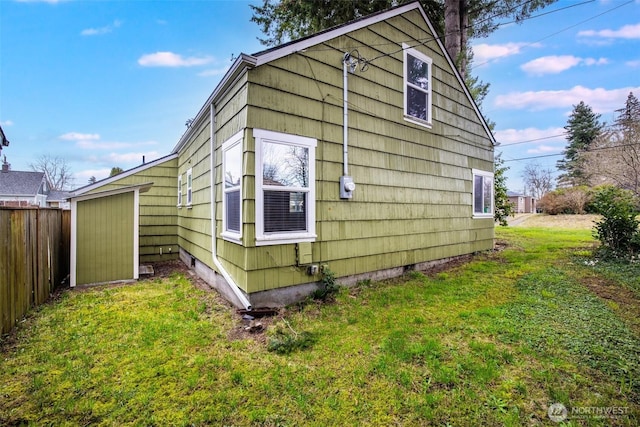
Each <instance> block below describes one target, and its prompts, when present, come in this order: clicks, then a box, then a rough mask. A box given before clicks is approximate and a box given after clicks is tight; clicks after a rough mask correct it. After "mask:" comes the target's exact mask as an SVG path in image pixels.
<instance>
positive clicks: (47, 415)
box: [0, 227, 640, 426]
mask: <svg viewBox="0 0 640 427" xmlns="http://www.w3.org/2000/svg"><path fill="white" fill-rule="evenodd" d="M497 237H498V238H499V239H500V241H502V242H505V243H506V244H507V248H506V249H504V250H502V251H500V252H492V253H487V254H481V255H478V256H476V257H474V258H473V259H472V260H471V261H470V262H469V263H466V264H464V265H458V266H455V267H452V268H450V269H446V270H443V271H438V272H433V273H429V272H424V273H421V272H412V273H411V274H409V275H407V276H406V277H404V278H402V279H401V280H391V281H386V282H363V283H360V284H359V285H357V286H355V287H353V288H349V289H345V288H342V289H340V290H339V292H338V293H337V295H336V297H335V301H334V302H332V303H309V304H306V305H304V306H302V307H299V308H295V309H293V308H292V309H290V310H289V311H287V312H285V313H283V314H282V316H281V317H279V318H276V319H273V320H272V323H271V324H270V326H269V329H270V330H269V331H268V332H267V334H268V335H269V334H272V336H275V337H276V338H278V337H280V338H282V337H283V336H284V337H286V336H289V337H293V338H296V339H302V340H303V342H302V343H299V342H298V341H296V340H293V341H291V342H288V341H282V343H281V348H283V349H286V351H282V352H280V353H279V352H277V351H268V349H267V345H268V344H267V342H268V341H269V340H264V339H258V340H256V339H232V337H235V336H236V335H237V334H234V331H235V330H237V328H238V324H239V322H240V320H239V319H238V318H237V317H236V316H235V315H234V314H233V311H232V310H231V309H229V308H228V307H227V306H226V305H223V304H221V303H220V302H219V300H218V299H217V298H216V297H215V296H214V295H212V294H209V293H205V292H203V291H200V290H198V289H195V288H194V287H193V286H192V285H191V284H190V283H189V281H188V280H186V279H185V278H184V277H182V276H174V277H172V278H168V279H163V280H155V281H144V282H140V283H138V284H136V285H133V286H122V287H116V288H95V289H92V290H89V291H86V292H67V293H65V294H64V296H63V298H62V299H61V300H59V301H58V302H55V303H53V304H49V305H45V306H44V307H42V308H40V309H39V310H38V311H36V312H35V314H34V315H33V316H32V317H31V318H30V319H29V320H28V321H27V322H26V323H25V324H24V325H23V327H21V328H19V330H18V333H17V335H16V337H15V339H14V340H13V341H12V342H11V343H7V344H6V345H5V347H6V348H5V350H4V351H3V353H2V360H1V361H0V424H3V423H4V424H9V425H11V424H20V423H24V424H37V425H40V424H46V425H87V424H90V425H141V424H142V425H210V424H215V425H225V424H226V425H343V424H345V422H348V424H350V425H389V424H400V425H508V426H518V425H555V424H554V423H551V422H550V420H549V418H548V416H547V408H548V407H549V405H551V404H552V403H556V402H558V403H562V404H564V405H565V406H566V407H567V408H568V410H569V416H568V419H567V420H566V422H565V424H564V425H595V426H598V425H603V426H604V425H628V426H632V425H637V424H638V423H639V422H640V412H639V411H640V384H639V383H638V379H639V378H640V360H639V359H638V354H640V335H638V333H637V331H634V328H633V327H632V326H633V325H632V324H631V323H629V321H628V320H629V319H626V318H625V317H624V316H621V313H622V312H626V311H628V309H629V308H630V307H635V306H634V305H633V304H637V302H638V300H637V298H636V297H637V296H636V295H635V294H634V293H633V292H629V294H628V298H623V299H621V300H619V301H616V304H617V307H614V306H613V305H612V304H611V303H610V301H608V300H607V299H606V298H603V297H602V295H599V294H598V293H597V292H593V291H592V289H593V284H594V283H600V282H601V283H604V284H606V285H607V286H620V287H621V288H624V289H629V288H630V286H632V285H630V284H629V283H627V282H628V281H630V283H631V282H632V280H633V279H634V278H635V277H638V274H637V273H639V272H638V271H637V270H634V271H629V272H622V271H620V270H619V269H617V270H616V272H617V274H608V273H606V272H605V271H604V270H599V269H595V268H594V267H593V266H590V265H585V263H584V262H583V261H582V259H581V258H579V257H576V255H575V253H576V251H578V252H579V254H582V255H586V254H587V253H588V252H589V251H590V247H591V246H592V239H591V234H590V230H588V229H586V230H577V229H576V230H562V229H555V230H554V231H553V232H549V231H548V230H545V229H534V228H520V227H518V228H511V227H509V228H506V229H500V230H498V231H497ZM599 268H600V267H599ZM586 278H588V280H586ZM291 334H293V335H291ZM307 338H309V339H307ZM594 407H595V408H612V407H615V408H625V413H624V414H623V415H618V416H616V417H614V418H603V417H597V416H596V415H593V414H591V415H589V414H584V411H583V413H575V412H574V413H572V410H574V408H577V409H578V410H579V409H580V408H594Z"/></svg>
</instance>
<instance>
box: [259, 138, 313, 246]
mask: <svg viewBox="0 0 640 427" xmlns="http://www.w3.org/2000/svg"><path fill="white" fill-rule="evenodd" d="M253 137H254V138H255V149H256V180H255V181H256V246H265V245H281V244H287V243H302V242H315V241H316V238H317V236H316V150H315V148H316V146H317V144H318V141H317V140H316V139H315V138H308V137H304V136H298V135H291V134H286V133H280V132H272V131H268V130H263V129H254V130H253ZM265 141H266V142H273V143H276V144H285V145H286V144H288V145H295V146H300V147H307V148H309V188H308V189H305V190H304V191H303V192H306V193H307V231H306V232H301V231H294V232H288V233H287V232H284V233H283V232H281V233H265V232H264V192H263V191H264V188H263V185H262V175H263V171H262V169H263V153H262V143H263V142H265ZM292 191H300V189H299V188H298V187H296V188H295V189H292Z"/></svg>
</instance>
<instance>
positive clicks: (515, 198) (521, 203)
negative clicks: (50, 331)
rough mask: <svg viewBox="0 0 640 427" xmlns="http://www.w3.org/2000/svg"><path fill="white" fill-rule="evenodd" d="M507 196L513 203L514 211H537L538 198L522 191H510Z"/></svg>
mask: <svg viewBox="0 0 640 427" xmlns="http://www.w3.org/2000/svg"><path fill="white" fill-rule="evenodd" d="M507 196H508V197H509V201H510V202H511V203H512V204H513V211H514V213H536V199H535V198H534V197H533V196H525V195H523V194H520V193H516V192H513V191H508V192H507Z"/></svg>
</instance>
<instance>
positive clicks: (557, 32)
mask: <svg viewBox="0 0 640 427" xmlns="http://www.w3.org/2000/svg"><path fill="white" fill-rule="evenodd" d="M634 1H635V0H629V1H627V2H626V3H622V4H620V5H618V6H615V7H613V8H611V9H609V10H605V11H604V12H602V13H599V14H597V15H595V16H592V17H590V18H587V19H585V20H583V21H580V22H578V23H576V24H574V25H570V26H568V27H565V28H563V29H561V30H559V31H556V32H555V33H551V34H549V35H548V36H545V37H543V38H541V39H538V40H537V41H535V42H531V43H526V44H525V45H524V46H533V45H534V44H536V43H540V42H541V41H543V40H546V39H549V38H551V37H553V36H556V35H558V34H560V33H563V32H565V31H568V30H570V29H572V28H575V27H577V26H579V25H582V24H584V23H585V22H589V21H592V20H594V19H596V18H599V17H601V16H602V15H605V14H607V13H610V12H613V11H614V10H616V9H619V8H621V7H624V6H626V5H628V4H630V3H633V2H634ZM590 2H591V1H588V2H584V3H579V4H578V6H579V5H583V4H586V3H590ZM569 7H570V6H569ZM564 9H566V8H564ZM561 10H563V9H557V10H556V11H561ZM554 12H555V11H554ZM549 13H551V12H547V14H549ZM539 16H542V15H539ZM537 17H538V16H535V18H537ZM533 18H534V17H530V18H529V19H533ZM506 55H508V53H506V54H504V55H500V56H496V57H494V58H491V59H488V60H486V61H484V62H481V63H479V64H474V65H473V66H472V67H471V69H472V70H473V69H474V68H477V67H479V66H481V65H485V64H488V63H489V62H491V61H493V60H494V59H497V58H502V57H503V56H506Z"/></svg>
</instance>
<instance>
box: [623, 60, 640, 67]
mask: <svg viewBox="0 0 640 427" xmlns="http://www.w3.org/2000/svg"><path fill="white" fill-rule="evenodd" d="M624 64H625V65H626V66H627V67H631V68H638V67H640V59H636V60H634V61H627V62H625V63H624Z"/></svg>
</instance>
